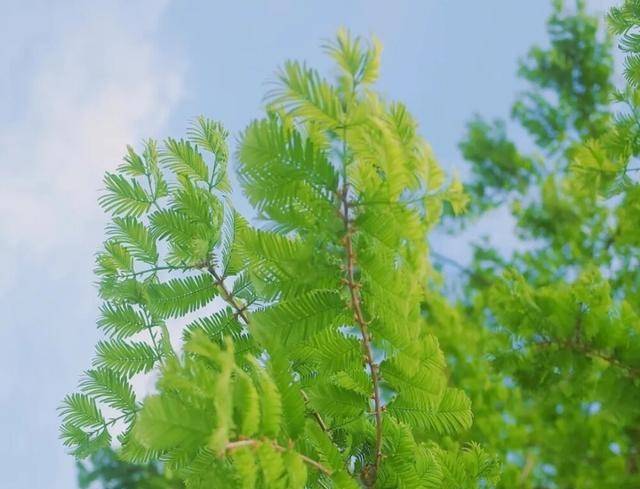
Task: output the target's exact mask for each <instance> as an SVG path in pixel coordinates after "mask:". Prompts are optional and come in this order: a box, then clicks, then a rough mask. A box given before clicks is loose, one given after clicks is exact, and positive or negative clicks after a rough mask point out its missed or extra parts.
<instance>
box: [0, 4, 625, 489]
mask: <svg viewBox="0 0 640 489" xmlns="http://www.w3.org/2000/svg"><path fill="white" fill-rule="evenodd" d="M549 3H550V2H549V1H547V0H527V1H525V0H520V1H513V0H489V1H486V2H477V1H475V0H458V1H455V2H445V1H442V0H425V1H421V2H417V1H408V0H407V1H396V2H385V1H383V0H379V1H367V0H358V1H353V2H348V3H347V2H341V1H338V0H325V1H323V2H314V3H313V4H312V3H311V2H296V1H294V0H277V1H276V0H273V1H264V0H263V1H256V2H252V3H250V4H249V3H246V2H236V3H235V4H234V3H233V2H224V3H223V2H206V1H204V0H199V1H194V2H188V3H186V2H177V1H174V2H170V1H154V0H140V1H136V2H127V1H124V0H123V1H109V2H79V1H78V2H75V1H71V0H69V1H63V2H49V1H47V0H43V1H37V0H28V1H23V2H6V5H3V8H2V10H3V14H2V15H1V16H0V41H2V42H0V66H2V67H3V70H2V74H1V75H0V435H1V436H2V439H3V443H2V446H1V447H0V461H2V462H0V466H1V467H2V468H3V469H4V470H3V484H6V487H7V488H11V489H27V488H29V489H31V488H35V487H47V488H50V489H63V488H64V489H68V488H70V487H75V482H74V479H75V471H74V468H73V461H72V459H71V458H70V457H68V456H67V455H66V454H65V452H64V450H63V448H62V447H61V444H60V442H59V441H58V439H57V436H58V419H57V416H56V412H55V409H56V407H57V405H58V404H59V402H60V400H61V399H62V397H63V395H64V394H65V393H66V392H68V391H70V390H72V389H73V388H74V387H75V385H76V382H77V379H78V376H79V374H80V372H81V371H82V370H83V369H85V368H87V367H89V361H90V356H91V352H92V348H93V344H94V343H95V340H96V339H97V331H96V328H95V317H96V313H97V306H98V301H97V299H96V291H95V289H94V287H93V285H92V282H93V277H92V272H91V270H92V268H93V254H94V252H95V250H96V249H97V248H98V246H99V243H100V242H101V240H102V227H103V223H104V216H103V215H102V213H101V211H100V210H99V208H98V205H97V203H96V198H97V195H98V191H99V189H100V186H101V178H102V173H103V172H104V170H106V169H113V168H115V166H117V165H118V163H119V161H120V158H121V156H122V154H123V151H124V146H125V145H126V144H128V143H134V144H135V143H138V142H139V141H140V140H141V139H142V138H146V137H157V138H162V137H164V136H166V135H173V136H180V135H182V134H183V132H184V129H185V127H186V124H187V122H188V121H189V120H190V119H191V118H193V117H194V116H196V115H198V114H203V115H205V116H207V117H211V118H215V119H220V120H221V121H223V122H224V123H225V124H226V125H227V127H228V128H229V129H231V130H232V132H237V131H239V130H241V129H242V128H243V127H244V125H245V124H246V123H247V122H249V121H250V119H251V118H253V117H255V116H257V115H258V114H259V111H260V108H261V103H262V96H263V94H264V91H265V90H266V88H267V84H268V81H269V80H270V78H271V76H272V74H273V72H274V71H275V69H276V67H277V66H278V65H279V64H281V63H282V62H283V61H284V60H285V59H287V58H295V59H305V60H307V61H308V62H309V63H310V64H312V65H314V66H317V67H319V68H326V67H327V66H328V63H327V61H326V59H324V58H323V56H322V53H321V50H320V48H319V46H320V44H321V43H322V41H323V40H324V39H327V38H329V37H331V36H332V35H333V34H334V33H335V32H336V30H337V29H338V27H340V26H347V27H349V28H350V29H351V30H352V31H353V32H354V33H357V34H363V35H368V34H375V35H376V36H378V37H379V38H380V39H381V41H382V42H383V44H384V52H383V59H382V74H381V75H382V76H381V80H380V83H379V88H380V89H381V91H382V92H383V93H385V94H386V95H387V96H388V97H390V98H394V99H399V100H402V101H403V102H405V103H406V104H407V105H408V107H409V108H410V110H411V111H412V113H413V114H415V115H416V117H417V118H418V120H419V122H420V124H421V131H422V133H423V134H424V135H425V136H426V138H427V139H428V140H429V141H430V142H431V144H432V146H433V148H434V150H435V153H436V155H437V156H438V158H439V159H440V161H441V162H442V163H443V165H444V166H445V168H447V169H448V170H452V169H455V168H457V169H460V171H464V167H463V164H462V162H461V159H460V155H459V152H458V150H457V147H456V145H457V142H458V140H459V139H460V137H461V136H462V134H463V127H464V123H465V121H466V120H468V119H469V118H470V117H471V115H472V114H473V113H474V112H479V113H482V114H483V115H486V116H489V117H494V116H495V117H497V116H503V115H505V114H507V112H508V110H509V106H510V104H511V101H512V99H513V96H514V95H515V93H516V92H517V91H518V90H519V89H520V88H521V86H520V85H519V83H518V82H517V81H516V79H515V70H516V60H517V58H518V57H519V56H521V55H523V54H524V53H525V52H526V50H527V49H528V48H529V46H530V45H531V44H532V43H536V42H538V43H540V42H544V23H545V19H546V17H547V15H548V14H549V11H550V5H549ZM589 3H590V5H591V6H592V8H593V9H595V10H603V9H606V8H607V7H608V6H610V4H611V3H613V2H612V1H611V0H591V2H589ZM481 228H482V229H483V232H484V233H491V235H492V238H493V239H494V240H496V242H499V243H502V245H503V246H504V247H505V249H509V247H512V246H513V244H514V238H513V237H512V236H511V234H510V225H509V222H507V221H506V220H505V217H504V216H503V215H500V214H497V215H493V216H491V217H490V219H489V221H487V222H484V223H483V226H482V227H481ZM475 235H477V233H476V234H474V236H475ZM471 237H473V236H470V238H471ZM434 248H439V249H440V250H446V252H447V254H448V255H449V256H451V257H452V258H456V259H458V260H461V261H464V260H465V259H466V258H467V257H468V246H467V244H466V243H463V242H460V241H459V240H458V241H456V242H450V241H447V240H446V238H444V237H436V238H435V239H434Z"/></svg>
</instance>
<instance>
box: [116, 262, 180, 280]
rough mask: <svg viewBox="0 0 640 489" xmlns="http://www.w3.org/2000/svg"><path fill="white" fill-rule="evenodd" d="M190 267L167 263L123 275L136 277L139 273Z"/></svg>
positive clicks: (124, 276)
mask: <svg viewBox="0 0 640 489" xmlns="http://www.w3.org/2000/svg"><path fill="white" fill-rule="evenodd" d="M187 268H188V267H183V266H174V265H166V266H162V267H151V268H147V269H145V270H140V271H139V272H131V273H127V274H124V275H122V277H123V278H135V277H137V276H138V275H143V274H145V273H155V272H159V271H161V270H186V269H187Z"/></svg>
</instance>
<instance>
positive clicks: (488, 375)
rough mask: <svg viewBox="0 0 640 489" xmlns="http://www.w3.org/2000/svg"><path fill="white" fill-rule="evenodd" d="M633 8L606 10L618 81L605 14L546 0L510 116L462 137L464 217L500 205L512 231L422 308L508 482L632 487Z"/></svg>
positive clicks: (470, 220)
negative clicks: (619, 76)
mask: <svg viewBox="0 0 640 489" xmlns="http://www.w3.org/2000/svg"><path fill="white" fill-rule="evenodd" d="M639 16H640V2H637V1H636V2H634V1H628V2H625V4H624V5H623V6H622V7H620V8H616V9H613V10H612V12H611V13H610V16H609V25H610V27H611V32H612V33H613V34H614V35H623V37H622V39H621V41H620V46H621V47H622V49H623V50H624V51H626V54H627V58H626V63H625V67H626V69H625V74H626V82H627V83H626V86H623V87H622V88H621V89H619V90H618V89H616V88H614V70H613V65H614V63H613V55H612V47H613V43H612V37H611V35H610V34H608V33H607V29H606V24H604V23H603V22H601V21H600V20H599V19H597V18H595V17H592V16H590V15H589V14H588V13H587V12H586V10H585V4H584V2H581V1H578V2H576V3H575V4H568V5H563V3H562V2H555V4H554V12H553V15H552V16H551V18H550V19H549V22H548V34H549V39H550V45H549V46H548V47H546V48H539V47H534V48H533V49H531V50H530V51H529V53H528V54H527V55H526V56H525V57H524V59H523V60H522V61H521V63H520V67H519V70H518V73H519V76H520V77H521V78H522V79H523V80H524V81H525V82H526V83H527V88H526V90H525V91H524V92H523V93H522V94H520V96H518V98H517V100H516V101H515V103H514V104H513V108H512V112H511V120H512V124H507V123H506V122H504V121H502V120H498V121H492V122H490V121H486V120H484V119H482V118H481V117H476V118H475V119H473V120H472V121H471V122H470V123H469V125H468V128H467V129H468V131H467V135H466V137H465V138H464V139H463V141H462V142H461V144H460V148H461V150H462V153H463V155H464V157H465V158H466V159H467V161H468V162H469V164H470V167H471V171H470V176H469V179H468V182H466V188H467V189H468V191H469V193H470V194H471V200H470V202H471V212H469V213H468V214H467V216H466V217H463V218H462V221H463V223H462V225H463V227H464V226H467V227H469V226H474V225H476V224H475V220H477V219H481V218H483V217H485V216H486V215H490V213H491V212H492V211H493V210H494V209H495V208H497V207H502V208H507V209H509V211H510V213H511V216H512V217H513V220H514V221H515V232H516V234H517V236H518V238H519V241H520V244H519V245H518V246H516V250H515V251H514V252H513V253H511V254H505V253H504V252H500V251H499V250H500V249H504V247H500V244H501V243H499V239H500V238H499V237H498V236H494V237H493V239H492V240H486V241H482V242H479V243H476V244H475V246H474V250H475V252H474V258H473V261H472V263H471V265H470V266H469V267H460V266H458V268H464V271H463V272H462V274H461V275H460V280H459V281H458V282H457V283H456V284H455V285H456V287H457V296H458V297H460V298H459V300H458V305H457V307H455V308H452V309H451V311H450V312H449V314H447V315H444V316H442V314H441V311H443V310H444V308H443V307H442V305H440V304H439V305H438V307H434V306H432V304H431V302H430V301H426V303H425V309H426V311H427V314H428V315H431V316H432V319H431V321H430V323H431V324H433V325H434V329H435V330H437V331H438V333H437V334H438V337H439V339H440V340H441V342H442V344H443V348H444V351H445V352H448V353H450V354H452V357H453V358H450V359H449V361H450V363H451V364H452V365H453V366H454V367H452V369H451V374H452V377H453V378H454V379H455V383H456V385H461V386H463V388H464V389H465V390H466V391H467V392H468V393H470V396H471V398H472V403H473V409H474V415H475V420H474V425H473V428H472V430H471V431H470V433H469V437H470V438H471V439H474V440H477V441H480V442H481V443H483V444H485V445H486V446H490V447H492V449H494V450H497V451H498V452H499V454H500V457H501V459H502V461H503V470H502V479H501V486H502V487H504V488H516V487H517V488H523V489H524V488H527V489H534V488H566V489H569V488H581V489H582V488H594V489H595V488H612V489H613V488H623V487H624V488H633V487H640V475H639V466H640V459H639V458H638V457H639V450H640V446H639V444H640V430H639V426H640V423H639V422H640V390H639V385H640V318H639V317H638V312H639V308H638V306H639V305H640V304H639V303H638V299H637V298H638V286H639V285H640V273H639V269H638V264H639V263H638V249H639V248H638V245H639V244H640V228H639V224H640V213H638V210H637V209H638V202H639V200H638V197H639V196H640V194H639V193H638V188H639V187H638V185H637V183H638V181H637V178H636V173H635V172H636V171H638V170H639V169H640V164H638V161H637V155H638V149H639V147H638V141H639V139H638V137H639V136H640V125H639V124H640V119H638V103H639V102H640V97H639V92H638V89H637V87H638V83H637V80H638V73H639V72H638V61H637V54H636V53H638V52H640V45H639V39H640V38H638V36H637V34H636V31H635V29H637V26H638V24H639V20H640V17H639ZM515 126H519V128H518V130H520V131H524V132H525V133H526V134H527V135H528V136H529V140H530V141H531V143H530V144H529V145H528V147H527V149H524V148H520V147H519V146H518V145H517V144H515V143H514V142H513V141H512V140H511V139H510V138H509V136H508V131H507V128H508V127H509V128H514V127H515ZM494 215H495V214H494ZM486 219H487V218H485V220H484V221H480V224H479V225H480V226H481V225H482V222H487V220H486ZM489 219H491V218H490V217H489ZM456 221H457V223H458V224H459V223H460V218H456ZM489 222H490V221H489ZM453 224H455V222H454V223H453ZM451 227H452V229H453V231H452V232H453V233H454V234H455V233H456V228H455V227H454V226H451ZM434 258H435V261H436V262H438V261H439V262H440V265H441V266H442V267H444V269H445V270H447V269H448V267H451V266H452V265H451V260H447V258H446V256H442V255H438V254H437V253H435V254H434ZM460 337H465V338H467V339H468V341H464V342H461V341H459V338H460Z"/></svg>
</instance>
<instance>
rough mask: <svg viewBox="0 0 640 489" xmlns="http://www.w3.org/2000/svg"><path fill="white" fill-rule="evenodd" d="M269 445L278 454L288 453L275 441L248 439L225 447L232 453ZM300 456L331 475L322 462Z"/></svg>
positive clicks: (230, 443) (308, 463)
mask: <svg viewBox="0 0 640 489" xmlns="http://www.w3.org/2000/svg"><path fill="white" fill-rule="evenodd" d="M265 443H266V444H269V445H271V447H272V448H273V449H275V450H276V451H278V452H286V451H287V449H286V448H285V447H283V446H281V445H278V444H277V443H276V442H275V441H271V440H269V441H267V440H264V441H262V440H255V439H253V438H248V439H246V440H237V441H232V442H229V443H227V444H226V446H225V451H226V452H230V451H233V450H235V449H238V448H242V447H251V448H257V447H259V446H260V445H263V444H265ZM298 455H300V458H301V459H302V460H303V461H304V463H306V464H307V465H309V466H311V467H314V468H315V469H318V470H319V471H320V472H322V473H324V474H326V475H331V474H332V471H331V469H329V468H327V467H325V466H324V465H322V464H321V463H320V462H318V461H316V460H313V459H312V458H309V457H307V456H306V455H303V454H301V453H299V454H298Z"/></svg>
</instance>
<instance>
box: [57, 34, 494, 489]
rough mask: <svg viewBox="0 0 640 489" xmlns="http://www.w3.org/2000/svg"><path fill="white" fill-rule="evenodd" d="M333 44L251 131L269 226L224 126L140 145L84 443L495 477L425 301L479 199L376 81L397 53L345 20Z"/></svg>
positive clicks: (196, 473)
mask: <svg viewBox="0 0 640 489" xmlns="http://www.w3.org/2000/svg"><path fill="white" fill-rule="evenodd" d="M325 49H326V52H327V53H328V54H329V55H330V56H331V57H332V58H333V60H334V62H335V66H336V71H337V76H336V77H335V79H333V80H329V79H326V78H324V77H323V76H322V75H321V74H320V73H318V72H317V71H316V70H314V69H312V68H310V67H308V66H306V65H305V64H301V63H297V62H287V63H286V64H285V65H284V66H283V67H282V69H281V70H280V71H279V72H278V75H277V84H276V86H275V88H274V89H273V90H272V91H271V92H270V93H269V94H268V102H269V103H268V107H267V110H266V113H265V116H264V117H263V118H262V119H259V120H256V121H253V122H252V123H250V124H249V126H248V127H247V128H246V129H245V130H244V131H243V132H242V134H241V135H240V138H239V143H238V148H237V153H236V160H237V163H238V165H237V176H238V181H239V183H240V185H241V188H242V191H243V192H244V194H245V196H246V197H247V199H248V201H249V203H250V204H251V206H252V207H253V209H254V211H255V216H256V217H255V219H252V223H249V222H248V221H247V220H246V219H245V218H243V217H242V216H241V215H240V214H239V212H238V211H237V210H236V209H235V208H234V206H233V203H232V202H231V200H230V192H231V186H230V183H229V179H228V168H227V163H228V161H229V149H228V146H227V139H228V134H227V132H226V131H225V129H224V128H223V126H222V125H220V124H219V123H217V122H213V121H210V120H208V119H204V118H199V119H197V120H196V121H195V122H194V123H193V125H192V126H191V127H190V128H189V131H188V133H187V137H186V139H181V140H174V139H167V140H166V141H164V142H163V143H162V144H158V143H156V142H155V141H147V142H146V143H145V145H144V148H143V150H142V152H141V153H138V152H136V151H135V150H134V149H133V148H129V149H128V153H127V155H126V156H125V158H124V163H123V164H122V165H121V166H120V167H119V168H118V169H117V170H116V171H115V172H114V173H107V174H106V176H105V180H104V183H105V189H106V190H105V193H104V195H103V196H102V197H101V199H100V203H101V205H102V207H103V208H104V209H105V210H106V211H107V212H109V213H110V215H111V220H110V223H109V225H108V226H107V228H106V235H107V240H106V241H105V243H104V247H103V249H102V250H101V251H100V253H99V254H98V256H97V260H96V261H97V266H96V273H97V275H98V277H99V292H100V296H101V298H102V299H103V300H104V304H103V306H102V308H101V316H100V319H99V320H98V325H99V327H100V328H101V329H102V330H103V332H104V334H105V337H106V338H105V339H104V340H102V341H101V342H100V343H99V344H98V345H97V348H96V355H95V359H94V364H93V368H92V369H90V370H88V371H87V372H86V373H85V374H84V376H83V378H82V380H81V382H80V386H79V390H78V392H76V393H73V394H70V395H69V396H67V398H66V399H65V400H64V402H63V404H62V407H61V409H60V413H61V416H62V438H63V440H64V443H65V444H66V445H67V446H68V447H70V449H71V450H72V451H73V453H74V454H75V455H76V456H78V457H85V456H87V455H89V454H91V453H94V452H96V451H97V450H100V449H103V448H105V447H108V446H111V445H115V446H116V447H118V448H117V449H118V453H119V456H120V457H121V458H122V459H123V460H126V461H129V462H135V463H143V462H149V461H160V462H161V463H162V464H163V465H164V469H165V471H167V473H170V474H172V477H174V478H177V479H179V480H181V481H183V482H184V483H185V485H186V487H188V488H210V487H242V488H253V487H265V488H277V487H282V488H303V487H335V488H357V487H376V488H396V487H403V488H422V487H426V488H463V487H490V486H491V485H492V484H493V483H494V482H495V480H496V474H497V464H496V462H495V460H493V459H492V458H491V457H489V456H488V455H487V454H486V453H485V452H484V451H483V450H482V449H481V448H480V446H479V445H477V444H474V443H468V444H465V445H463V446H462V445H458V444H456V443H455V442H454V441H453V440H454V439H455V437H456V436H457V435H458V434H459V433H461V432H464V431H465V430H467V429H468V428H469V427H470V426H471V422H472V413H471V405H470V401H469V398H468V397H467V396H466V395H465V393H464V392H462V391H461V390H459V389H456V388H455V387H453V386H450V385H449V382H448V374H447V370H446V365H445V358H444V354H443V352H442V351H441V349H440V346H439V343H438V340H437V338H436V337H435V336H434V335H433V334H432V333H430V332H429V331H428V328H427V324H426V321H425V318H424V317H423V314H422V311H421V304H422V302H423V300H424V297H425V295H428V294H432V293H435V292H433V291H430V290H428V289H427V284H428V283H429V281H430V280H431V279H433V277H434V275H433V273H434V272H433V270H432V269H431V266H430V263H429V259H428V255H429V250H428V245H427V240H426V236H427V233H428V232H429V230H430V229H431V228H432V227H433V226H434V225H435V224H436V223H437V222H438V220H439V216H440V213H441V211H442V209H443V206H448V207H449V208H452V209H453V210H454V211H455V212H459V211H461V210H463V209H464V207H465V205H466V197H465V196H464V194H463V193H462V188H461V185H460V183H459V182H458V181H456V180H454V181H453V182H450V183H449V184H446V182H445V177H444V174H443V172H442V171H441V169H440V168H439V166H438V165H437V163H436V161H435V160H434V158H433V155H432V154H431V151H430V149H429V146H428V145H427V144H426V142H425V141H424V140H423V139H422V138H421V137H420V136H419V135H418V133H417V128H416V123H415V121H414V119H413V118H412V117H411V115H410V113H409V112H408V110H407V108H406V107H405V106H404V105H402V104H401V103H396V102H393V103H392V102H388V101H386V100H384V99H383V98H381V97H380V96H379V95H378V94H377V93H376V92H375V90H374V89H373V82H374V81H375V80H376V78H377V76H378V70H379V65H380V46H379V45H378V44H377V43H376V42H371V43H369V42H366V41H365V40H363V39H360V38H354V37H352V36H350V35H349V34H348V33H347V32H346V31H341V32H339V34H338V35H337V37H336V39H335V40H334V41H333V42H331V43H329V44H327V45H326V46H325ZM253 223H255V225H254V224H253ZM177 329H180V331H181V337H180V338H177V337H176V335H175V334H173V337H172V336H171V334H170V331H176V330H177ZM178 340H180V341H178ZM145 374H146V375H147V376H148V375H151V374H154V375H157V383H156V390H155V391H154V392H153V393H152V394H149V395H146V396H144V395H141V393H140V392H138V391H139V389H138V390H136V389H135V388H134V383H135V381H136V379H139V378H141V377H144V376H145Z"/></svg>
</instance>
